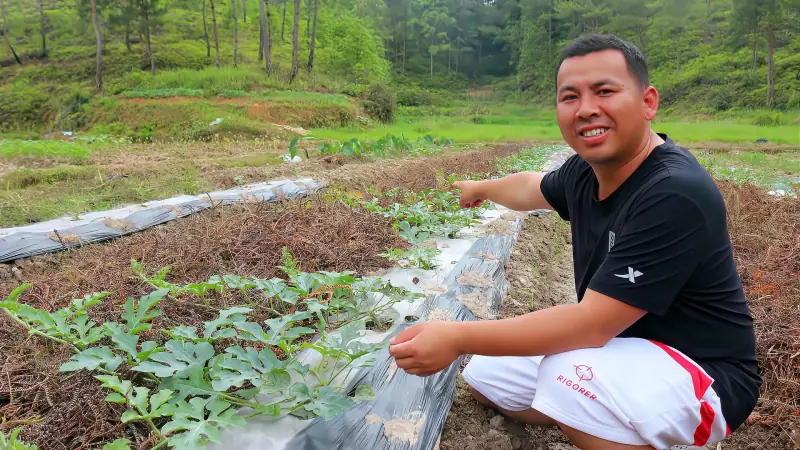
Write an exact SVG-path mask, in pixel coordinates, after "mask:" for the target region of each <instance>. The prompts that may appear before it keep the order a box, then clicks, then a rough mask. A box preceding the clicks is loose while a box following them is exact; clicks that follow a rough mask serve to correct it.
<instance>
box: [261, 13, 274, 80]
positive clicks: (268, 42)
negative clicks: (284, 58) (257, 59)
mask: <svg viewBox="0 0 800 450" xmlns="http://www.w3.org/2000/svg"><path fill="white" fill-rule="evenodd" d="M260 1H263V2H264V3H266V7H267V26H266V27H265V29H266V30H267V35H266V38H265V39H264V51H265V52H266V54H267V55H266V59H267V76H270V74H271V73H272V12H271V10H270V9H269V2H270V1H271V0H260Z"/></svg>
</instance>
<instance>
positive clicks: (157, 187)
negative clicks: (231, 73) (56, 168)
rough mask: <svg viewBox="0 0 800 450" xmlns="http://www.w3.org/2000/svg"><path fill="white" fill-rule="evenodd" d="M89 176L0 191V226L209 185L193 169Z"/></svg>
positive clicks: (193, 190) (196, 191) (199, 190)
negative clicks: (149, 174)
mask: <svg viewBox="0 0 800 450" xmlns="http://www.w3.org/2000/svg"><path fill="white" fill-rule="evenodd" d="M94 175H97V176H95V177H92V178H88V179H85V178H80V179H67V180H64V181H59V182H54V183H52V184H36V185H33V186H29V187H27V188H24V189H6V188H5V186H4V190H2V191H0V227H9V226H17V225H20V224H25V223H34V222H41V221H45V220H50V219H54V218H57V217H62V216H65V215H68V216H79V215H80V214H82V213H86V212H90V211H102V210H107V209H112V208H117V207H120V206H123V205H127V204H135V203H142V202H147V201H151V200H157V199H163V198H169V197H171V196H174V195H177V194H200V193H202V192H207V191H209V190H212V187H211V186H210V185H209V184H208V183H207V182H204V181H202V180H200V179H199V178H198V172H197V171H196V170H193V169H183V170H176V171H172V172H170V173H164V174H159V175H158V176H155V175H154V176H153V177H142V176H131V177H129V178H114V179H109V178H108V177H106V176H105V175H103V174H102V173H98V172H95V173H94Z"/></svg>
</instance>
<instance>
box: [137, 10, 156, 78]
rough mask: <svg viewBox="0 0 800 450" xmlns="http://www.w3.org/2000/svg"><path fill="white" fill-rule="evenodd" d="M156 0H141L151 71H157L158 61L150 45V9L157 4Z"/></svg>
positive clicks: (145, 46) (143, 26)
mask: <svg viewBox="0 0 800 450" xmlns="http://www.w3.org/2000/svg"><path fill="white" fill-rule="evenodd" d="M155 1H156V0H139V9H140V13H141V15H142V29H141V31H142V32H143V33H144V49H145V53H146V54H147V57H148V58H149V59H150V72H151V73H153V74H155V73H156V61H155V59H154V58H153V48H152V46H151V45H150V11H151V7H152V6H155Z"/></svg>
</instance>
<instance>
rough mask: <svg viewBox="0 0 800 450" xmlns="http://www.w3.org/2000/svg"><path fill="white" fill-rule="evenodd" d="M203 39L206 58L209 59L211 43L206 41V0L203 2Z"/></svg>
mask: <svg viewBox="0 0 800 450" xmlns="http://www.w3.org/2000/svg"><path fill="white" fill-rule="evenodd" d="M203 39H205V40H206V58H210V57H211V41H209V40H208V23H207V22H206V0H203Z"/></svg>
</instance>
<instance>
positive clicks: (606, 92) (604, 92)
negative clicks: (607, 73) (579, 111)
mask: <svg viewBox="0 0 800 450" xmlns="http://www.w3.org/2000/svg"><path fill="white" fill-rule="evenodd" d="M597 93H598V94H600V95H608V94H613V93H614V91H612V90H611V89H600V90H599V91H598V92H597Z"/></svg>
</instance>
